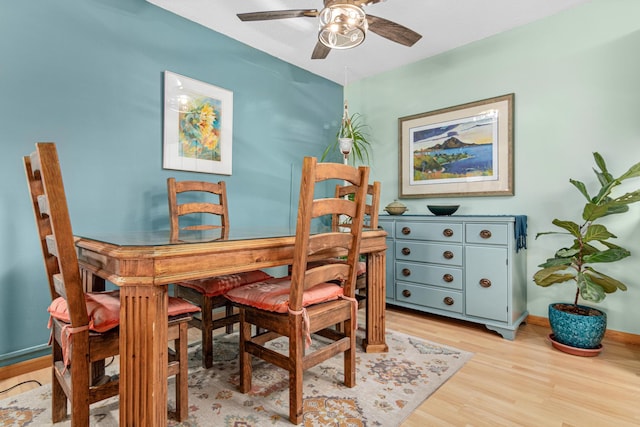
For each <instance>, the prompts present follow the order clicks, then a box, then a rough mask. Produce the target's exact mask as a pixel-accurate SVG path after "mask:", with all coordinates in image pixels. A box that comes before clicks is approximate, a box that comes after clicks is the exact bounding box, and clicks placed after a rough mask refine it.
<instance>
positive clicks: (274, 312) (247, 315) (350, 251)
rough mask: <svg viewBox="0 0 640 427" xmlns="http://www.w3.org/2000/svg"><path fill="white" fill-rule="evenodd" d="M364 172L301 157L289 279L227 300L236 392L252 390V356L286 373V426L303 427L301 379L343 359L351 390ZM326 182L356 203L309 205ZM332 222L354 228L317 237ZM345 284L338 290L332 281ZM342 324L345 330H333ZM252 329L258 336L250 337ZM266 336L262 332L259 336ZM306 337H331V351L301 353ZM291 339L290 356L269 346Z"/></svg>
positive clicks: (340, 201) (273, 281)
mask: <svg viewBox="0 0 640 427" xmlns="http://www.w3.org/2000/svg"><path fill="white" fill-rule="evenodd" d="M368 177H369V168H368V167H365V166H361V167H359V168H355V167H353V166H348V165H344V164H339V163H317V160H316V159H315V158H313V157H305V158H304V162H303V167H302V180H301V184H300V202H299V205H298V219H297V223H296V236H295V247H294V259H293V264H292V274H291V276H287V277H282V278H273V279H270V280H266V281H263V282H261V283H256V284H250V285H245V286H242V287H239V288H236V289H233V290H231V291H229V292H228V293H227V294H226V296H227V298H229V299H230V300H232V301H234V302H235V303H236V304H238V307H239V309H240V391H241V392H242V393H247V392H249V391H250V390H251V375H252V368H251V356H255V357H259V358H261V359H264V360H265V361H267V362H269V363H272V364H274V365H276V366H279V367H280V368H283V369H286V370H288V371H289V419H290V421H291V422H292V423H294V424H299V423H300V422H302V421H303V417H304V414H303V405H302V401H303V396H302V384H303V372H304V371H305V370H306V369H308V368H311V367H313V366H315V365H317V364H318V363H320V362H322V361H324V360H326V359H329V358H331V357H333V356H335V355H337V354H340V353H343V354H344V383H345V385H346V386H347V387H353V386H354V385H355V378H356V366H355V352H356V349H355V346H356V344H355V343H356V340H355V328H356V317H357V302H356V300H355V297H354V293H355V281H356V268H357V263H358V257H359V251H360V240H361V236H362V228H363V227H362V224H363V218H364V211H365V198H366V192H367V182H368ZM327 180H341V181H344V180H346V181H348V182H349V183H351V184H353V185H354V186H355V189H356V193H355V197H354V200H353V201H352V200H349V199H344V198H335V197H333V198H332V197H328V198H321V199H314V190H315V188H316V184H318V183H322V182H324V181H327ZM331 215H345V216H347V217H348V218H350V219H351V223H352V227H348V228H334V227H329V228H330V229H329V230H326V231H322V230H321V231H320V232H316V231H317V230H316V231H314V230H313V226H312V224H317V223H319V222H322V219H323V218H326V220H327V223H328V224H330V223H331ZM341 255H345V256H346V258H345V259H342V260H341V261H339V262H333V263H327V264H322V265H319V266H317V267H315V268H314V267H311V268H308V266H307V261H308V260H310V259H313V260H314V261H316V260H319V259H323V258H326V259H328V258H335V257H337V256H341ZM336 281H339V282H342V283H343V285H342V286H341V285H339V284H336V283H335V282H336ZM336 323H342V324H344V330H343V331H337V330H336V329H335V328H334V327H333V326H334V325H335V324H336ZM252 325H255V326H256V328H255V330H256V335H254V336H252V329H253V328H252ZM264 331H266V332H264ZM311 334H317V335H321V336H323V337H325V338H328V341H329V344H324V342H323V343H322V345H321V344H317V345H318V346H320V345H321V347H320V348H318V349H313V351H311V350H312V349H309V352H307V351H306V350H305V349H306V347H307V345H308V344H309V343H310V341H311ZM279 337H286V338H288V344H289V346H288V352H286V354H282V353H280V352H277V351H274V350H273V349H271V348H268V347H267V346H266V344H267V343H268V342H269V341H271V340H273V339H276V338H279Z"/></svg>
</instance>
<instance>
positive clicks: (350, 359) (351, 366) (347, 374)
mask: <svg viewBox="0 0 640 427" xmlns="http://www.w3.org/2000/svg"><path fill="white" fill-rule="evenodd" d="M353 321H354V319H351V320H347V321H346V322H344V327H345V329H346V334H347V337H349V348H348V349H347V350H346V351H345V352H344V385H346V386H347V387H355V385H356V333H355V331H354V330H353Z"/></svg>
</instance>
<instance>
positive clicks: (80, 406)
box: [68, 340, 90, 427]
mask: <svg viewBox="0 0 640 427" xmlns="http://www.w3.org/2000/svg"><path fill="white" fill-rule="evenodd" d="M78 341H79V340H78ZM82 356H83V354H82V353H81V352H80V351H73V350H72V356H71V360H72V361H73V362H72V363H71V367H69V368H68V369H70V370H71V378H73V380H72V381H73V387H71V396H70V399H69V400H71V425H72V426H73V427H88V426H89V393H88V390H89V382H90V378H89V357H88V354H87V355H84V356H85V357H82Z"/></svg>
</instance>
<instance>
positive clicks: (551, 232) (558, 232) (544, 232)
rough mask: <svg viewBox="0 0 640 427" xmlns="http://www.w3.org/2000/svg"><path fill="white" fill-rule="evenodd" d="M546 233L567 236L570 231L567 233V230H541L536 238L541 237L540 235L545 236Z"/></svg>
mask: <svg viewBox="0 0 640 427" xmlns="http://www.w3.org/2000/svg"><path fill="white" fill-rule="evenodd" d="M545 234H565V235H567V236H568V235H569V233H565V232H562V231H543V232H540V233H538V234H536V239H537V238H538V237H540V236H544V235H545Z"/></svg>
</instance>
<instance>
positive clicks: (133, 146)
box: [0, 0, 343, 365]
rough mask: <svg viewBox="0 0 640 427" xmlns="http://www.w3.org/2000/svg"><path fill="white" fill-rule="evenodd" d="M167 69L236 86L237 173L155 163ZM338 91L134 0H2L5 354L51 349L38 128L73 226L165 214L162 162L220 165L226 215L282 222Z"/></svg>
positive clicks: (0, 314) (148, 220) (329, 128)
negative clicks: (36, 202)
mask: <svg viewBox="0 0 640 427" xmlns="http://www.w3.org/2000/svg"><path fill="white" fill-rule="evenodd" d="M305 54H306V53H305ZM165 70H169V71H172V72H175V73H178V74H182V75H185V76H188V77H191V78H194V79H197V80H201V81H204V82H207V83H210V84H213V85H216V86H219V87H222V88H225V89H228V90H231V91H233V94H234V128H233V175H232V176H222V175H211V174H200V173H192V172H183V171H173V170H164V169H162V114H163V97H162V92H163V72H164V71H165ZM342 100H343V88H342V86H340V85H337V84H335V83H333V82H331V81H329V80H326V79H324V78H321V77H318V76H316V75H314V74H311V73H309V72H307V71H304V70H302V69H300V68H297V67H295V66H293V65H291V64H288V63H285V62H283V61H281V60H279V59H276V58H274V57H272V56H269V55H267V54H265V53H263V52H261V51H258V50H256V49H253V48H251V47H249V46H247V45H244V44H242V43H239V42H237V41H235V40H233V39H230V38H228V37H226V36H223V35H221V34H218V33H215V32H213V31H211V30H209V29H206V28H204V27H202V26H200V25H198V24H195V23H193V22H190V21H187V20H185V19H182V18H180V17H178V16H176V15H174V14H172V13H169V12H167V11H165V10H163V9H160V8H158V7H156V6H153V5H151V4H149V3H147V2H145V1H143V0H60V1H55V2H52V1H47V0H25V1H19V2H16V1H10V0H0V147H1V148H2V155H0V237H1V238H0V260H1V261H0V325H1V326H0V365H6V364H10V363H14V362H16V361H19V360H22V359H26V358H30V357H34V356H37V355H41V354H45V353H48V351H49V350H48V348H47V347H46V342H47V339H48V335H49V332H48V330H47V327H46V326H47V320H48V316H47V313H46V307H47V305H48V302H49V292H48V288H47V281H46V276H45V273H44V266H43V262H42V255H41V252H40V246H39V243H38V236H37V232H36V227H35V224H34V218H33V213H32V211H31V206H30V201H29V196H28V189H27V184H26V180H25V177H24V171H23V167H22V157H23V156H24V155H26V154H28V153H30V152H32V151H33V150H34V143H35V142H38V141H53V142H55V143H56V144H57V146H58V152H59V156H60V159H61V165H62V172H63V176H64V180H65V187H66V191H67V198H68V202H69V208H70V214H71V220H72V224H73V227H74V230H75V231H76V232H79V233H80V232H91V231H95V230H139V229H161V228H168V227H169V222H168V210H167V200H166V179H167V178H168V177H170V176H175V177H176V178H178V179H205V180H213V181H218V180H220V179H224V180H225V181H226V182H227V187H228V191H229V203H230V211H231V216H232V222H233V223H234V224H239V225H242V224H255V223H256V222H260V223H263V224H265V225H278V224H289V221H290V218H289V216H290V215H291V212H292V211H293V213H294V214H295V209H296V207H297V196H296V195H297V191H298V188H297V186H298V183H297V182H296V176H297V175H296V174H299V169H300V165H301V163H302V158H303V157H304V156H305V155H313V156H318V157H319V156H321V155H322V152H323V150H324V148H325V146H326V145H327V144H328V143H329V142H331V140H332V137H333V135H334V134H335V130H336V127H337V124H338V123H337V121H338V120H339V118H340V116H341V113H342ZM292 207H293V209H292Z"/></svg>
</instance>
